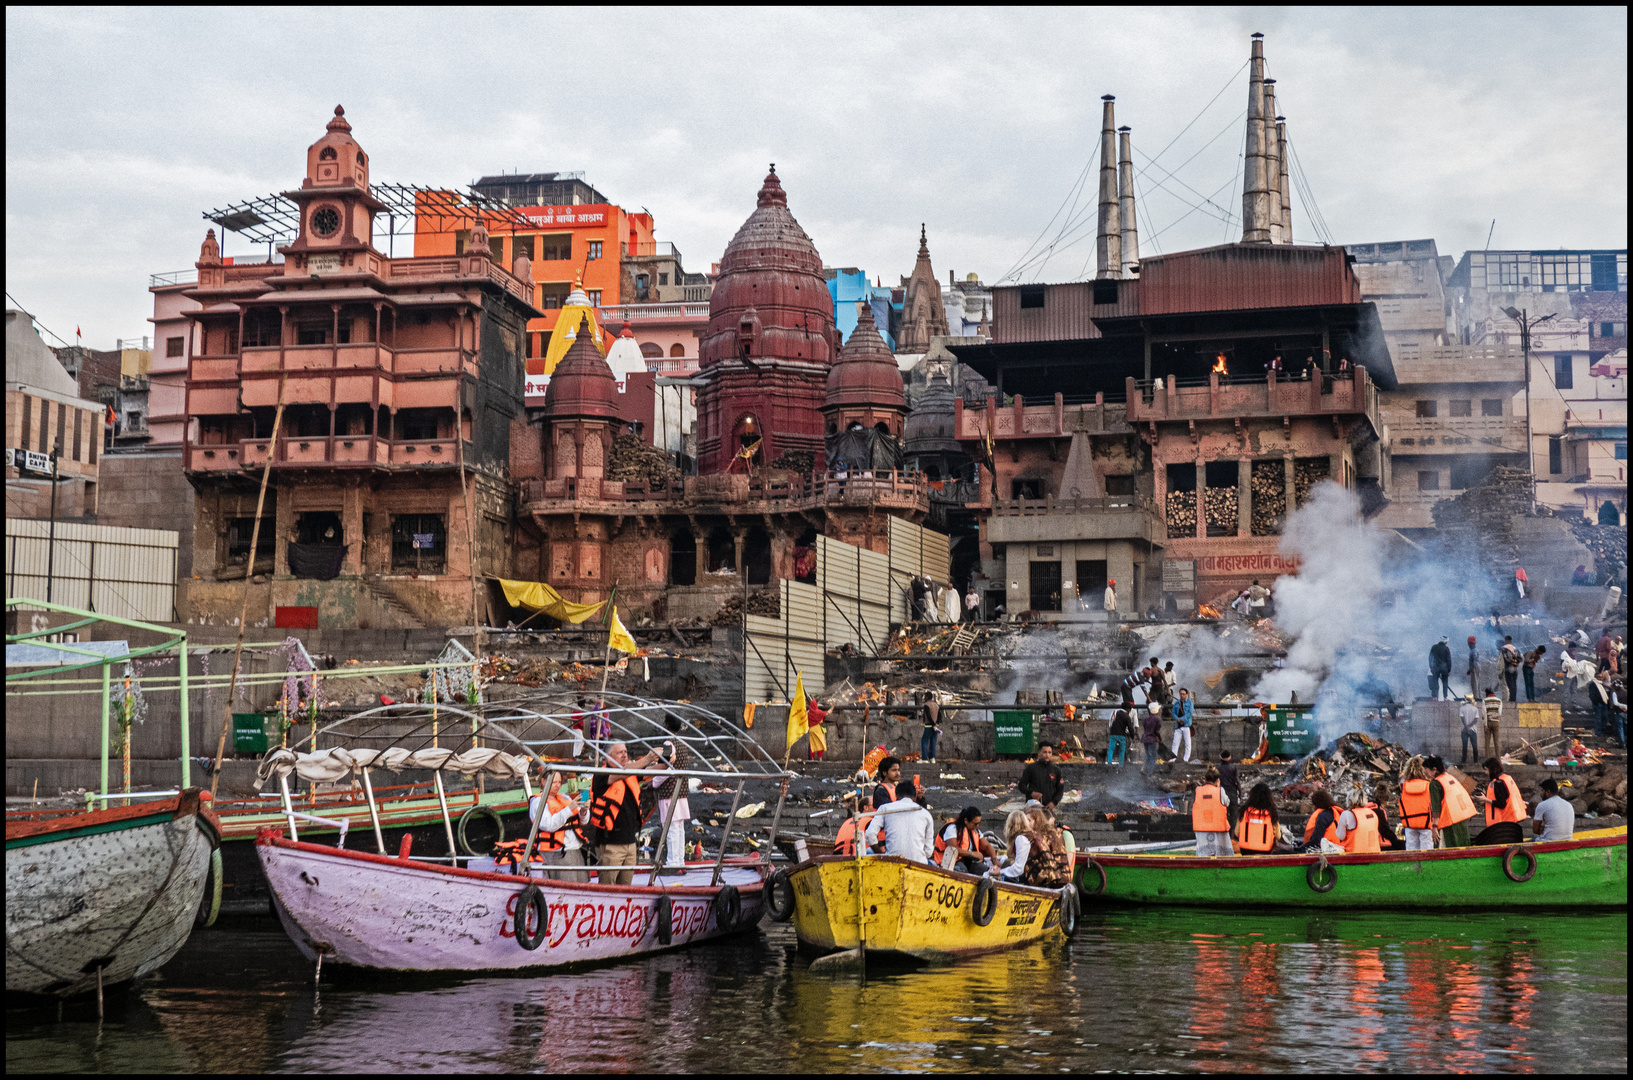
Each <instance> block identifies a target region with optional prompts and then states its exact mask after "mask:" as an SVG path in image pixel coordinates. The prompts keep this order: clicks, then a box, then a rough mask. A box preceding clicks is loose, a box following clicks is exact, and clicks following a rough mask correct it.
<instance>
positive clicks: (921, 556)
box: [890, 518, 952, 623]
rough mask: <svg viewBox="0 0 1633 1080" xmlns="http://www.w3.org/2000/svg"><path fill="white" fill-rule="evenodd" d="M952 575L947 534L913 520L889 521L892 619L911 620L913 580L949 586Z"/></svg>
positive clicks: (896, 620) (897, 620)
mask: <svg viewBox="0 0 1633 1080" xmlns="http://www.w3.org/2000/svg"><path fill="white" fill-rule="evenodd" d="M951 576H952V556H951V551H950V541H949V540H948V538H947V535H946V534H945V533H938V532H936V531H935V530H934V529H926V528H925V527H924V526H922V525H915V524H913V523H912V522H911V521H903V520H901V519H900V518H891V519H890V586H891V587H890V618H891V621H892V622H897V623H901V622H906V621H908V613H907V607H908V603H909V601H910V592H909V590H910V589H911V588H912V585H913V579H914V578H916V577H928V578H930V580H932V581H934V582H935V583H936V584H937V585H943V586H944V585H948V584H951V582H950V581H949V580H948V579H949V578H950V577H951Z"/></svg>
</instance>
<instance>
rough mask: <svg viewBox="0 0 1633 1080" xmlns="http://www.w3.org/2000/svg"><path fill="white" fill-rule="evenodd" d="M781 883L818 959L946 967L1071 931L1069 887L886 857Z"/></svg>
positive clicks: (829, 863)
mask: <svg viewBox="0 0 1633 1080" xmlns="http://www.w3.org/2000/svg"><path fill="white" fill-rule="evenodd" d="M783 873H786V874H787V875H788V877H787V882H788V888H789V890H790V891H791V892H792V893H793V921H794V930H795V932H796V933H797V934H798V935H799V940H800V943H801V944H802V945H805V946H807V947H809V948H813V949H817V950H820V951H822V952H833V951H835V950H840V949H857V948H860V949H862V950H863V951H864V952H866V953H868V954H874V953H896V954H900V955H903V956H911V957H915V958H917V959H920V960H948V959H953V958H956V957H960V956H972V955H974V954H976V953H984V952H996V951H998V950H1000V949H1008V948H1011V947H1013V946H1016V945H1028V944H1031V943H1032V942H1034V941H1039V940H1041V939H1043V938H1046V937H1053V936H1059V935H1062V934H1064V935H1066V936H1070V935H1071V934H1073V933H1075V932H1076V930H1077V917H1078V911H1079V908H1078V900H1077V892H1076V890H1075V889H1074V888H1073V887H1072V886H1070V885H1068V886H1066V887H1065V888H1063V889H1043V888H1034V887H1032V886H1029V885H1017V884H1014V883H1013V882H1007V881H1001V880H999V879H996V878H980V877H976V876H974V875H972V874H961V873H956V872H954V871H951V870H943V869H941V868H940V867H938V866H930V865H927V864H925V863H920V862H913V861H911V860H909V859H903V858H901V857H899V856H895V855H869V856H867V857H866V858H860V859H859V858H850V857H846V856H843V855H828V856H822V857H819V858H815V859H810V860H807V861H806V862H803V863H801V864H799V865H798V866H796V867H794V868H792V869H791V870H788V871H783ZM983 883H985V884H983ZM978 905H979V906H978ZM859 926H860V928H861V933H860V934H858V932H857V930H858V927H859Z"/></svg>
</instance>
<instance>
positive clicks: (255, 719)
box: [232, 712, 272, 754]
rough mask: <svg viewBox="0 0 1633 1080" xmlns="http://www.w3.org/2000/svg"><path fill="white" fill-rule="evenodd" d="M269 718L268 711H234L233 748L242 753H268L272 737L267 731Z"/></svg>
mask: <svg viewBox="0 0 1633 1080" xmlns="http://www.w3.org/2000/svg"><path fill="white" fill-rule="evenodd" d="M269 720H270V718H269V717H268V715H267V714H266V713H258V712H250V713H243V712H235V713H233V714H232V748H233V749H234V750H235V751H237V752H238V753H240V754H264V753H266V750H267V746H268V745H269V744H270V742H271V739H272V736H270V735H269V734H268V732H267V728H268V726H269Z"/></svg>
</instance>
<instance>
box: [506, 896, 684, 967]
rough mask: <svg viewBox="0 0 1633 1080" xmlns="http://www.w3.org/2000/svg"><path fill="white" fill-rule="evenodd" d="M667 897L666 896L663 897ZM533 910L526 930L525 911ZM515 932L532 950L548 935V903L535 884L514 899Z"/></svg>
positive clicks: (522, 943)
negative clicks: (529, 927) (531, 926)
mask: <svg viewBox="0 0 1633 1080" xmlns="http://www.w3.org/2000/svg"><path fill="white" fill-rule="evenodd" d="M665 899H668V897H665ZM529 910H531V911H532V912H533V916H534V918H533V923H534V927H535V929H534V931H533V933H531V934H529V933H528V932H527V913H528V911H529ZM511 929H512V930H514V931H515V932H516V944H518V945H520V946H521V947H522V948H524V949H526V950H527V951H528V952H532V951H533V950H534V949H537V948H538V947H539V946H540V945H543V944H544V939H545V938H547V937H549V936H550V905H549V904H547V903H545V900H544V890H543V889H541V888H539V887H538V886H537V885H529V886H528V887H527V888H525V889H523V890H522V895H521V897H520V898H519V899H518V900H517V901H516V918H515V920H514V921H513V922H512V924H511Z"/></svg>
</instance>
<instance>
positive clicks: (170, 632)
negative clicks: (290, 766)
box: [6, 597, 192, 800]
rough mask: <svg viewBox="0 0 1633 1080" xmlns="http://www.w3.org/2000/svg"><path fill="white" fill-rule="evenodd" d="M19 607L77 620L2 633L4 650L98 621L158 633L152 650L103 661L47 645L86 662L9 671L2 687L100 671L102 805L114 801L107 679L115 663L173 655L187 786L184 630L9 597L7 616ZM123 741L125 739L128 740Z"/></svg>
mask: <svg viewBox="0 0 1633 1080" xmlns="http://www.w3.org/2000/svg"><path fill="white" fill-rule="evenodd" d="M22 608H28V609H34V608H38V609H41V610H44V611H56V612H61V613H62V614H64V615H72V616H77V618H76V620H75V621H73V622H69V623H67V624H65V625H62V626H53V627H51V628H50V629H47V630H33V631H30V632H28V633H26V634H7V635H6V644H7V645H21V644H27V643H28V642H30V641H32V640H34V639H35V638H43V637H50V636H51V635H53V634H63V633H68V632H70V631H75V630H78V629H80V628H81V627H85V626H90V625H92V624H94V623H99V622H101V623H111V624H113V625H115V626H127V627H130V628H131V629H133V630H145V631H147V632H149V633H153V634H157V635H159V636H160V637H161V638H162V639H163V640H162V641H161V642H160V643H159V644H157V645H146V646H142V647H140V648H135V649H131V650H129V651H128V652H126V653H125V654H124V655H122V656H108V655H106V654H105V653H99V652H93V651H92V650H90V649H80V648H75V647H74V646H73V645H70V644H67V643H64V642H56V641H53V642H50V643H49V644H50V647H51V648H53V649H59V650H61V651H62V652H64V653H68V654H70V655H77V656H83V657H86V659H85V660H84V661H82V662H80V663H68V664H50V665H42V666H41V667H40V668H39V669H37V670H34V671H25V672H19V673H17V674H15V675H14V674H12V673H11V672H9V671H8V672H6V686H7V688H10V687H11V686H12V685H13V684H14V683H22V682H25V681H26V680H29V679H36V678H39V677H40V676H43V675H60V674H63V673H64V672H69V671H82V670H84V669H86V668H93V667H97V668H101V669H102V771H101V787H102V791H101V798H102V799H104V800H106V799H108V798H110V797H117V796H110V795H109V792H108V749H109V741H110V740H109V732H108V695H109V692H110V690H111V687H110V685H109V677H108V676H109V671H110V669H111V668H112V667H113V665H114V664H116V663H117V664H128V663H130V662H132V661H134V660H136V659H138V658H139V657H143V656H153V655H156V654H160V653H169V652H171V651H174V652H175V653H176V658H177V659H176V670H177V689H178V690H179V691H180V693H179V697H180V702H181V704H180V710H181V786H182V787H183V788H188V787H191V786H192V761H191V753H192V747H191V745H190V741H189V731H188V722H187V631H185V630H176V629H173V628H172V627H169V626H159V625H156V624H154V623H145V622H138V621H137V620H135V619H120V618H115V617H114V616H112V615H101V614H98V613H97V612H94V611H86V610H84V609H82V608H71V607H66V606H64V605H62V604H53V603H51V602H50V601H47V600H33V599H29V598H26V597H8V598H7V599H6V610H7V611H11V610H13V609H22ZM126 737H127V738H129V736H128V735H127V736H126ZM127 794H128V793H127Z"/></svg>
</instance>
